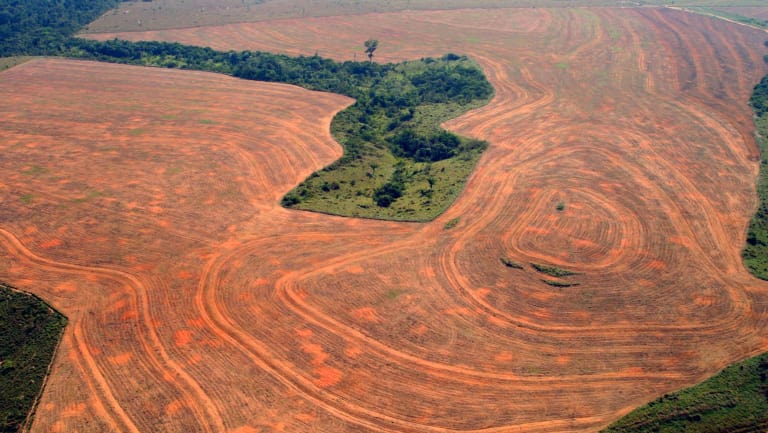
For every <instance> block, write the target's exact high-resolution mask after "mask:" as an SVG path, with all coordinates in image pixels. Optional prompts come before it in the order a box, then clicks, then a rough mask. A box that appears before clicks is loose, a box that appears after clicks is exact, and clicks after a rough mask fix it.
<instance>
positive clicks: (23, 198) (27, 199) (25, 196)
mask: <svg viewBox="0 0 768 433" xmlns="http://www.w3.org/2000/svg"><path fill="white" fill-rule="evenodd" d="M34 200H35V196H33V195H32V194H22V195H21V202H22V203H24V204H30V203H32V202H33V201H34Z"/></svg>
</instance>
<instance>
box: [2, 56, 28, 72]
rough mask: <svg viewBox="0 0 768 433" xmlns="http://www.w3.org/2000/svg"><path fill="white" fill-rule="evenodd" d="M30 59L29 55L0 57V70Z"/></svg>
mask: <svg viewBox="0 0 768 433" xmlns="http://www.w3.org/2000/svg"><path fill="white" fill-rule="evenodd" d="M30 59H32V57H31V56H13V57H0V71H4V70H6V69H10V68H12V67H14V66H17V65H20V64H22V63H24V62H26V61H28V60H30Z"/></svg>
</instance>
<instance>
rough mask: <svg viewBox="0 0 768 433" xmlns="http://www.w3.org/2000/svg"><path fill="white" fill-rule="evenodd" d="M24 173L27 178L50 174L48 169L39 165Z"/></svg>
mask: <svg viewBox="0 0 768 433" xmlns="http://www.w3.org/2000/svg"><path fill="white" fill-rule="evenodd" d="M22 173H23V174H25V175H27V176H32V177H35V176H40V175H41V174H45V173H48V169H47V168H45V167H41V166H39V165H33V166H31V167H29V168H28V169H26V170H24V171H22Z"/></svg>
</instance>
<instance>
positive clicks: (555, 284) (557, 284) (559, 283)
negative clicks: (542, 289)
mask: <svg viewBox="0 0 768 433" xmlns="http://www.w3.org/2000/svg"><path fill="white" fill-rule="evenodd" d="M541 281H542V282H543V283H544V284H548V285H550V286H552V287H573V286H578V285H579V283H569V282H567V281H557V280H547V279H543V278H542V280H541Z"/></svg>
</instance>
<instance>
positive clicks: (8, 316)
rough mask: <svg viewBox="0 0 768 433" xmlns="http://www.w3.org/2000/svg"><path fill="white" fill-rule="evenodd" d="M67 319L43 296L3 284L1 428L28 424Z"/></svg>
mask: <svg viewBox="0 0 768 433" xmlns="http://www.w3.org/2000/svg"><path fill="white" fill-rule="evenodd" d="M66 323H67V320H66V318H64V316H62V315H61V314H59V313H58V312H56V311H55V310H54V309H52V308H51V307H49V306H48V304H46V303H45V302H43V301H42V300H40V299H39V298H37V297H35V296H32V295H28V294H25V293H21V292H18V291H15V290H13V289H11V288H10V287H8V286H6V285H4V284H0V390H2V392H0V432H2V433H6V432H8V433H10V432H17V431H19V430H20V429H21V427H22V426H23V425H24V423H25V421H26V419H27V414H29V413H30V408H32V407H33V405H34V404H35V401H36V399H37V396H38V394H39V393H40V390H41V388H42V386H43V381H44V380H45V376H46V374H47V372H48V366H49V365H50V364H51V359H52V358H53V354H54V351H55V349H56V346H57V344H58V342H59V338H60V337H61V333H62V332H63V330H64V326H65V325H66Z"/></svg>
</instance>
